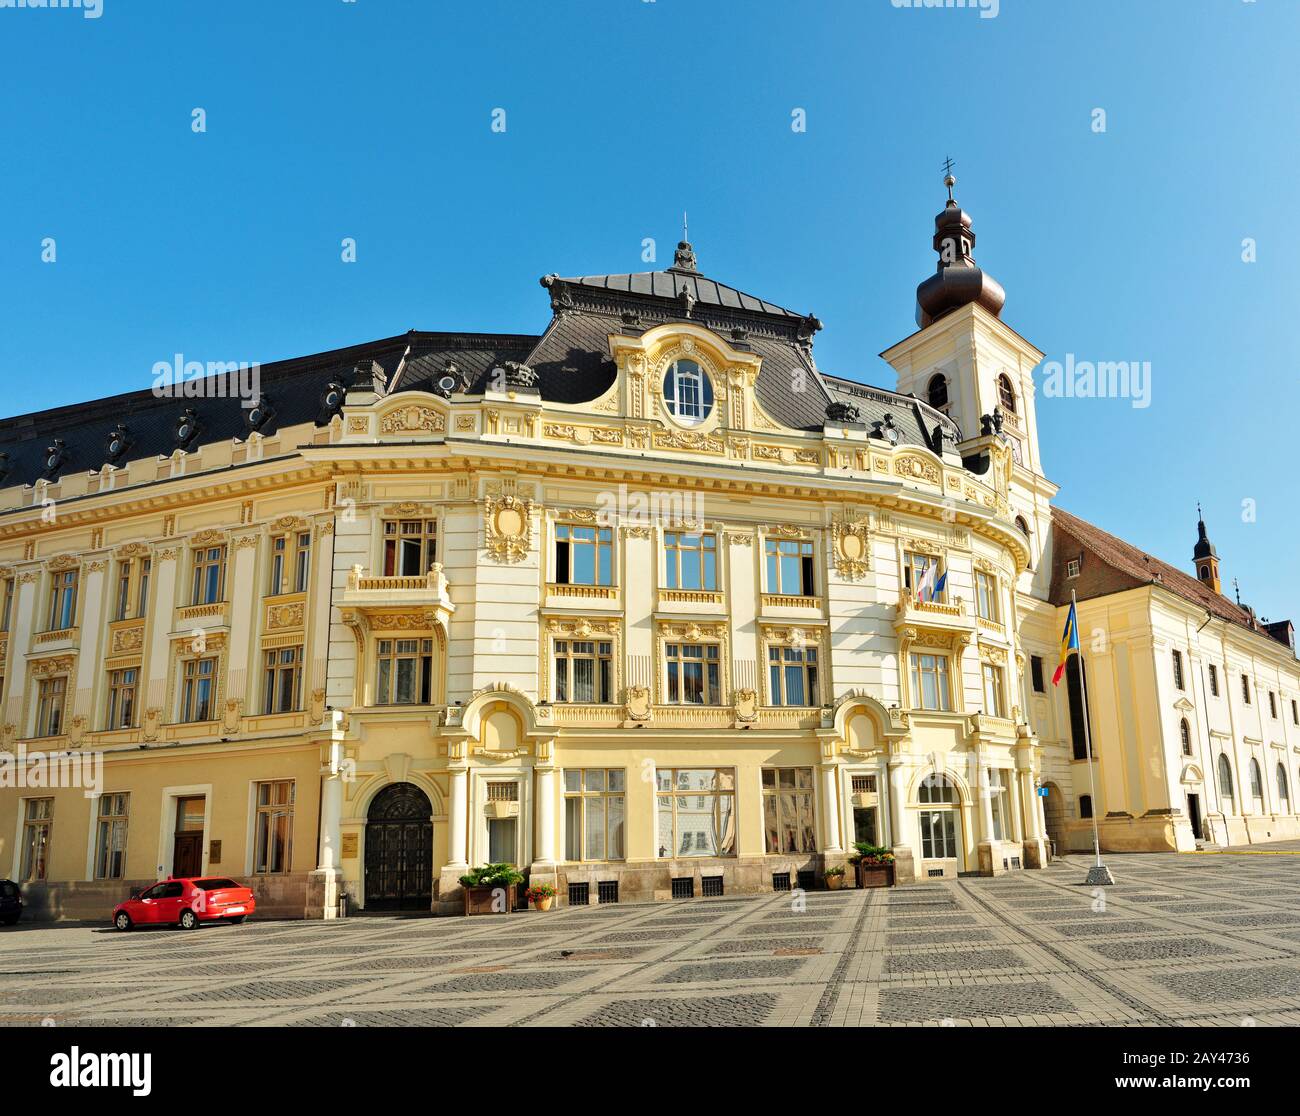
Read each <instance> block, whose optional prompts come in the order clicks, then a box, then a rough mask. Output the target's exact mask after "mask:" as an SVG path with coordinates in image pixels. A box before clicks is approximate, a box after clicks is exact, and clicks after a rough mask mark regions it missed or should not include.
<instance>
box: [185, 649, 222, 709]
mask: <svg viewBox="0 0 1300 1116" xmlns="http://www.w3.org/2000/svg"><path fill="white" fill-rule="evenodd" d="M216 690H217V660H216V659H187V660H186V661H185V667H184V670H183V672H182V678H181V717H180V719H181V721H182V722H183V723H189V722H193V721H210V720H212V719H213V717H214V716H215V712H216Z"/></svg>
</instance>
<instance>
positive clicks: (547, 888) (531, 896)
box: [524, 883, 555, 911]
mask: <svg viewBox="0 0 1300 1116" xmlns="http://www.w3.org/2000/svg"><path fill="white" fill-rule="evenodd" d="M524 894H525V895H527V896H528V900H529V902H530V903H532V905H533V906H534V907H536V908H537V909H538V910H539V911H549V910H550V909H551V904H552V903H554V902H555V888H553V887H552V886H551V885H550V884H544V883H543V884H533V886H532V887H530V888H529V889H528V890H527V891H525V892H524Z"/></svg>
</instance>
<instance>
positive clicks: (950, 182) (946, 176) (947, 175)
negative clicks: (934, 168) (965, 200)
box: [943, 156, 957, 205]
mask: <svg viewBox="0 0 1300 1116" xmlns="http://www.w3.org/2000/svg"><path fill="white" fill-rule="evenodd" d="M956 165H957V164H956V163H954V162H953V161H952V157H951V156H945V157H944V160H943V184H944V185H945V186H947V187H948V204H949V205H956V204H957V202H956V200H955V199H954V198H953V196H952V188H953V187H954V186H956V185H957V180H956V179H955V178H954V177H953V175H952V168H953V167H955V166H956Z"/></svg>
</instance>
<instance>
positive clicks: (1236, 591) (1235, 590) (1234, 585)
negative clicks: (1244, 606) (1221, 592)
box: [1232, 577, 1241, 608]
mask: <svg viewBox="0 0 1300 1116" xmlns="http://www.w3.org/2000/svg"><path fill="white" fill-rule="evenodd" d="M1232 592H1233V594H1234V595H1235V596H1236V598H1237V607H1238V608H1240V607H1241V586H1240V585H1238V584H1237V579H1236V578H1235V577H1234V578H1233V579H1232Z"/></svg>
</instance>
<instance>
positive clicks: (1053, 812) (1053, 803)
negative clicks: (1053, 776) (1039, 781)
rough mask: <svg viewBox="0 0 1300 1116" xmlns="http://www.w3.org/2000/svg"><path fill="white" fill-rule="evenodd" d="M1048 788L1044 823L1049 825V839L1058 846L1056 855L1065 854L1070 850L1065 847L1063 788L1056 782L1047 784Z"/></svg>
mask: <svg viewBox="0 0 1300 1116" xmlns="http://www.w3.org/2000/svg"><path fill="white" fill-rule="evenodd" d="M1046 788H1047V797H1046V798H1044V799H1043V824H1044V826H1046V827H1047V839H1048V840H1049V841H1051V842H1052V843H1053V844H1054V845H1055V846H1056V855H1057V856H1064V855H1065V854H1066V853H1067V852H1069V850H1068V849H1067V848H1066V847H1065V802H1064V801H1063V800H1062V798H1061V788H1060V787H1058V786H1057V785H1056V784H1055V783H1048V784H1046Z"/></svg>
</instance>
